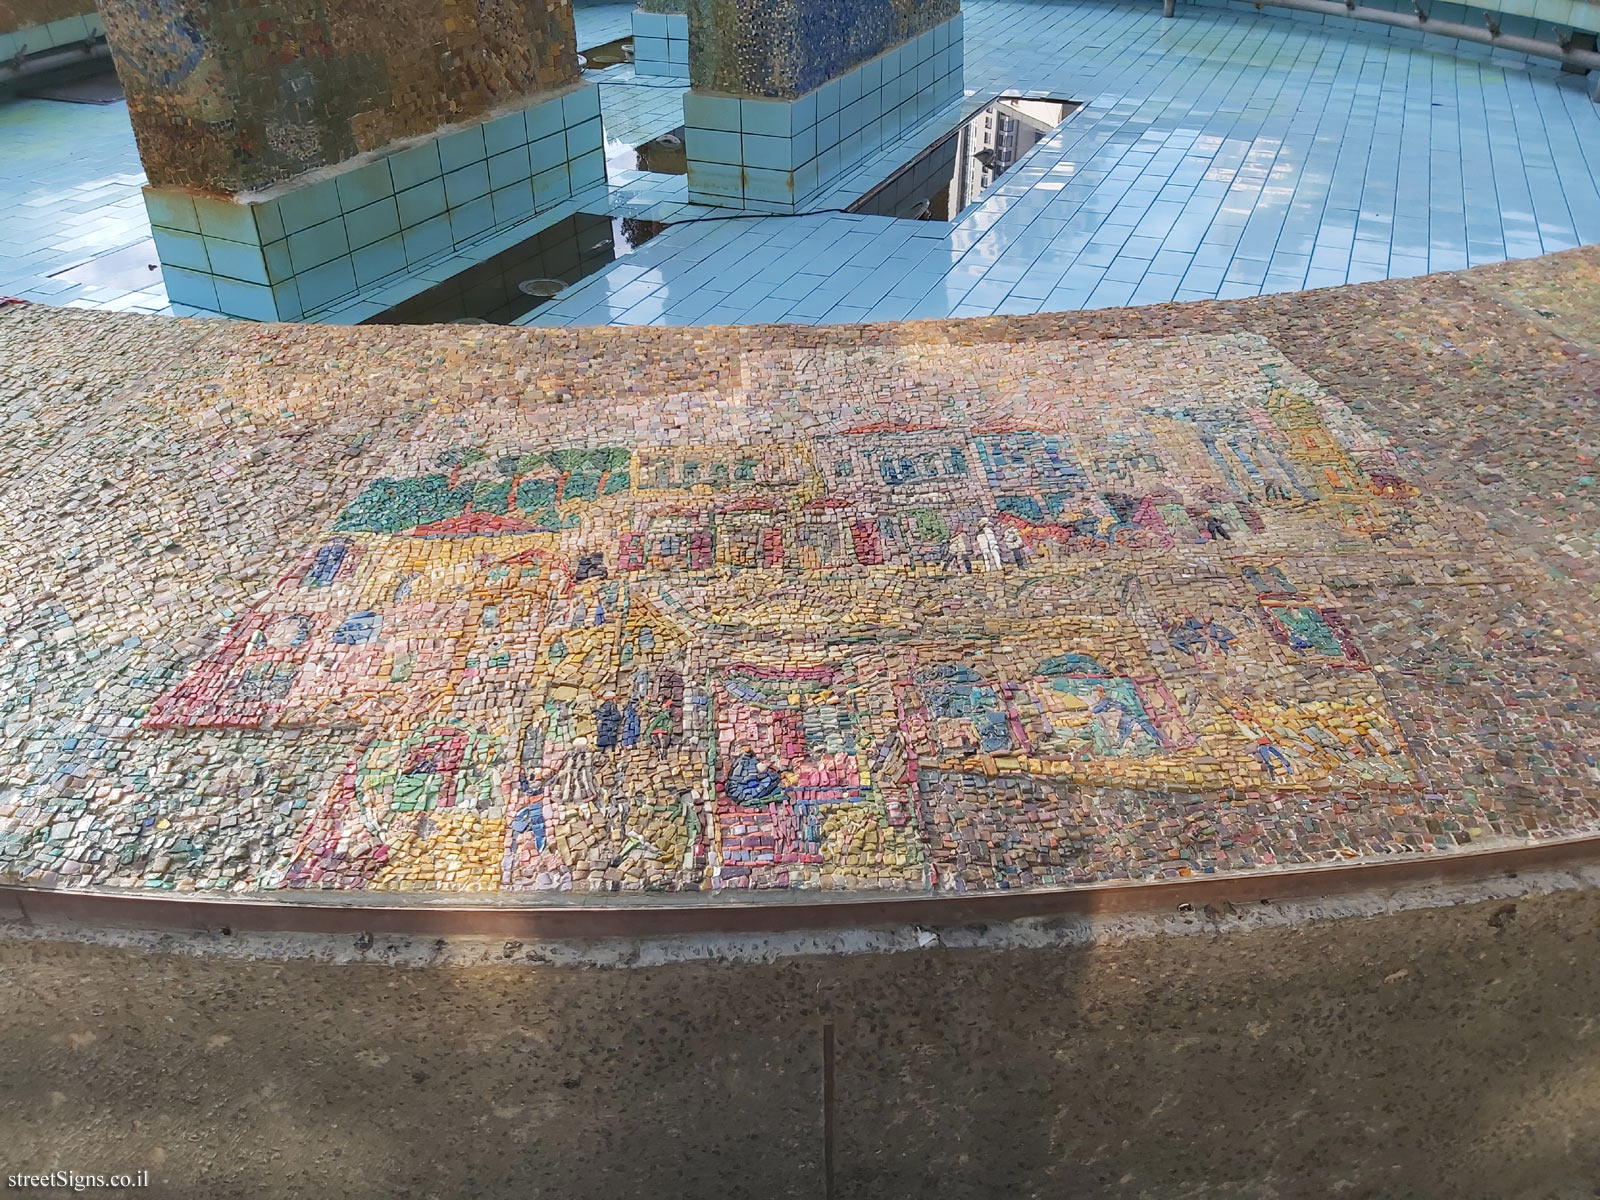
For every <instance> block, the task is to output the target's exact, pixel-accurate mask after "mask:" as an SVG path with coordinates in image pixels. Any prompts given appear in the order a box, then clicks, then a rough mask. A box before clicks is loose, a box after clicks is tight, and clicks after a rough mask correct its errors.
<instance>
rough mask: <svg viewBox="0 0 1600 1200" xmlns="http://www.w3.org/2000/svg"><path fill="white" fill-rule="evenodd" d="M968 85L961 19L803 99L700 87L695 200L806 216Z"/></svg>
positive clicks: (690, 106)
mask: <svg viewBox="0 0 1600 1200" xmlns="http://www.w3.org/2000/svg"><path fill="white" fill-rule="evenodd" d="M961 90H962V33H961V17H960V16H956V17H952V18H951V19H950V20H948V21H945V22H944V23H943V24H941V25H936V26H935V27H934V28H932V29H930V30H928V31H927V32H926V33H923V34H920V35H919V36H917V37H914V38H911V39H910V40H909V41H906V42H903V43H901V44H900V45H899V46H896V47H895V48H894V49H893V50H889V51H887V52H886V53H883V54H880V55H879V56H878V57H877V58H874V59H870V60H868V61H867V62H864V63H862V64H861V65H860V66H858V67H855V68H853V69H852V70H850V71H847V72H845V73H844V74H843V75H841V76H839V77H838V78H837V79H832V80H829V81H828V82H827V83H825V84H823V85H822V86H821V87H819V88H817V89H816V90H814V91H811V92H807V93H806V94H805V95H804V96H801V97H799V98H798V99H796V100H769V99H764V98H757V97H750V96H730V95H724V94H717V93H712V92H701V91H690V92H689V93H687V94H686V95H685V96H684V98H683V115H684V141H685V144H686V149H687V152H688V159H689V178H688V184H689V199H690V200H691V201H693V202H694V203H696V204H709V205H716V206H718V207H722V208H743V209H754V210H757V211H762V212H779V213H794V212H803V211H805V210H806V209H807V208H808V207H813V201H815V200H816V199H817V198H818V197H820V196H821V195H822V194H823V193H824V192H826V191H827V190H828V189H830V188H831V187H833V186H834V185H836V184H837V183H838V182H839V180H840V179H841V178H842V177H843V175H844V174H845V173H846V172H847V171H849V170H850V169H851V168H853V167H855V166H856V165H857V164H858V163H860V162H861V161H862V160H863V159H865V158H867V157H868V156H869V155H871V154H873V153H874V152H875V151H877V150H879V149H881V148H882V147H883V146H885V145H887V144H889V143H890V142H892V141H894V140H895V139H896V138H899V137H900V136H901V135H902V134H903V133H904V132H905V131H907V130H909V129H912V128H913V127H915V126H916V125H917V124H918V123H919V122H921V121H923V120H925V119H927V118H928V117H930V116H932V115H933V114H934V113H935V112H936V111H938V110H939V109H940V108H942V107H943V106H944V105H946V104H948V103H950V102H951V101H952V100H955V99H957V98H958V97H960V95H961Z"/></svg>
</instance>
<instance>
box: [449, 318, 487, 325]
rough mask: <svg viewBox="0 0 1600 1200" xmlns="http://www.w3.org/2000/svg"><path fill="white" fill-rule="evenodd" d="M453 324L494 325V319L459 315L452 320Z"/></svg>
mask: <svg viewBox="0 0 1600 1200" xmlns="http://www.w3.org/2000/svg"><path fill="white" fill-rule="evenodd" d="M450 324H452V325H493V324H494V322H493V321H485V320H484V319H483V318H482V317H457V318H456V319H455V320H454V321H451V322H450Z"/></svg>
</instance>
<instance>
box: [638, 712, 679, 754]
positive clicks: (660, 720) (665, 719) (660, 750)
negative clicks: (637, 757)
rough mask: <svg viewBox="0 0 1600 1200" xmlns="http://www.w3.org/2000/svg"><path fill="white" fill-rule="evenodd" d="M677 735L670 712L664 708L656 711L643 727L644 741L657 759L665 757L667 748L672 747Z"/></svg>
mask: <svg viewBox="0 0 1600 1200" xmlns="http://www.w3.org/2000/svg"><path fill="white" fill-rule="evenodd" d="M677 733H678V727H677V723H676V722H674V721H673V719H672V711H671V710H670V709H666V708H659V709H657V710H656V711H655V713H654V714H653V715H652V716H651V718H650V720H649V722H648V723H647V724H646V725H645V727H644V737H645V741H647V742H649V743H650V748H651V749H653V750H654V751H655V752H656V757H657V758H658V759H664V758H666V757H667V747H669V746H671V745H672V740H673V738H674V737H676V736H677Z"/></svg>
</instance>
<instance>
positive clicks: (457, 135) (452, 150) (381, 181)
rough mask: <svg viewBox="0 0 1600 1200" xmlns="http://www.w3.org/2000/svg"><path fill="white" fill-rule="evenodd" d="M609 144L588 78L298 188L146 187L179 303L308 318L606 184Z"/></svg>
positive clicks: (255, 316) (170, 289) (271, 317)
mask: <svg viewBox="0 0 1600 1200" xmlns="http://www.w3.org/2000/svg"><path fill="white" fill-rule="evenodd" d="M602 147H603V139H602V137H601V132H600V92H599V89H598V88H597V87H596V86H595V85H594V84H592V83H585V84H581V85H579V86H577V87H575V88H573V89H571V90H569V91H567V92H564V93H562V94H560V95H557V96H552V97H547V98H545V99H543V100H541V101H540V102H538V103H536V104H533V105H531V106H529V107H528V108H526V109H521V110H518V111H516V112H512V113H508V114H504V115H501V116H498V117H494V118H491V119H489V120H487V121H484V122H482V123H480V124H477V125H472V126H469V127H468V128H466V129H460V130H455V131H452V132H450V133H447V134H444V135H443V136H441V137H438V138H434V139H431V140H429V141H425V142H423V143H421V144H420V145H413V146H410V147H407V148H406V149H403V150H398V151H395V152H392V153H387V154H383V155H381V156H379V157H377V158H376V159H372V160H370V161H364V162H356V163H350V164H346V165H344V166H341V167H340V168H339V169H337V170H336V171H334V172H332V173H320V172H319V173H318V175H317V176H316V177H315V178H311V179H306V180H302V181H299V182H297V183H294V184H291V185H289V186H288V187H287V188H286V189H285V188H278V189H274V190H273V191H272V192H269V193H261V194H258V195H253V196H252V195H248V194H247V195H242V196H239V197H237V198H234V199H226V198H222V197H215V196H206V195H201V194H197V193H193V192H189V191H185V190H183V189H178V188H146V189H145V207H146V209H147V210H148V212H149V214H150V224H151V226H152V230H153V232H154V235H155V241H156V249H157V251H158V253H159V254H160V257H161V266H162V274H163V276H164V278H165V279H166V285H167V296H168V298H169V299H170V300H171V301H172V302H173V303H174V304H186V305H191V306H193V307H195V308H201V309H206V310H208V311H211V312H218V313H223V314H225V315H227V316H231V317H244V318H248V319H251V320H257V321H295V320H300V319H302V318H304V317H309V316H312V315H314V314H315V313H317V312H318V311H320V310H322V309H326V308H328V307H329V306H330V305H333V304H337V303H338V302H340V301H341V300H344V299H347V298H348V297H350V296H352V295H354V294H355V293H356V292H357V291H358V290H360V289H363V288H367V287H371V286H373V285H376V284H378V283H381V282H382V281H384V280H386V279H391V278H397V277H400V276H403V275H404V274H406V273H407V272H408V271H414V270H415V269H417V268H418V267H419V266H420V265H422V264H423V263H425V262H427V261H429V260H431V259H434V258H437V257H439V256H441V255H445V254H449V253H454V252H457V251H459V250H461V249H462V248H464V247H468V246H470V245H471V244H472V243H474V242H476V241H479V240H481V239H483V238H485V237H488V236H489V235H491V234H494V233H497V232H499V231H500V230H503V229H505V228H507V227H508V226H511V225H515V224H517V223H518V222H521V221H524V220H526V219H527V218H529V217H531V216H534V215H535V214H536V213H540V212H543V211H545V210H546V209H549V208H553V207H555V206H556V205H558V204H560V203H561V202H562V201H564V200H568V199H570V198H571V196H572V195H573V193H574V192H577V191H580V190H582V189H583V188H586V187H591V186H593V185H596V184H601V183H604V181H605V154H604V150H603V148H602Z"/></svg>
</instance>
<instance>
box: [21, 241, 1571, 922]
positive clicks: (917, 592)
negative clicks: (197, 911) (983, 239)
mask: <svg viewBox="0 0 1600 1200" xmlns="http://www.w3.org/2000/svg"><path fill="white" fill-rule="evenodd" d="M1596 261H1597V259H1596V255H1595V253H1593V252H1589V251H1578V252H1574V253H1573V254H1570V255H1563V256H1556V257H1553V258H1550V259H1544V260H1538V261H1535V262H1532V263H1526V264H1516V265H1515V266H1512V267H1504V268H1495V269H1494V271H1493V273H1490V274H1485V275H1483V276H1475V275H1470V274H1469V275H1466V276H1461V277H1450V276H1440V277H1431V278H1429V279H1424V280H1415V281H1406V282H1403V283H1402V282H1395V283H1389V284H1381V285H1372V286H1369V287H1364V288H1357V289H1347V290H1341V291H1338V292H1324V293H1312V294H1305V295H1300V296H1294V297H1286V298H1273V299H1267V300H1257V301H1250V302H1242V303H1238V304H1233V305H1215V304H1211V305H1192V306H1182V307H1177V308H1172V307H1168V308H1158V309H1148V310H1127V311H1120V312H1117V311H1114V312H1107V313H1099V314H1082V315H1077V316H1070V317H1052V318H1043V317H1040V318H1030V319H1027V320H1023V321H1016V322H1004V321H978V322H944V323H928V324H921V325H907V326H872V327H855V328H851V327H839V328H831V329H828V330H825V331H823V330H800V329H792V328H755V329H741V330H733V329H708V330H694V331H688V330H648V331H631V330H630V331H627V332H626V333H624V332H621V331H615V330H605V329H592V330H584V331H582V332H581V333H578V332H565V331H534V330H514V329H489V328H473V329H470V330H469V329H459V328H422V327H376V328H360V329H337V328H327V327H298V328H297V327H291V326H260V327H244V326H232V325H224V324H220V323H209V322H178V321H161V320H147V319H140V318H133V317H119V316H113V315H110V314H87V313H79V312H69V311H60V310H56V311H50V310H43V309H39V308H35V307H32V306H26V305H24V306H14V307H12V308H9V309H7V310H5V311H4V313H3V314H0V354H3V355H4V356H6V358H7V360H8V361H10V362H15V363H17V364H19V369H17V370H15V371H13V372H11V373H10V374H9V375H8V377H7V378H6V380H5V381H4V383H0V405H3V409H4V413H5V418H6V421H5V426H4V428H5V430H6V434H5V436H6V450H5V456H4V470H5V472H6V474H5V476H4V486H5V488H6V499H7V503H6V505H4V506H3V507H4V510H5V511H4V515H3V516H0V548H3V551H4V554H5V560H4V561H5V562H6V563H7V569H6V572H5V576H4V587H3V589H0V621H3V622H4V629H5V634H6V636H7V638H8V639H9V642H10V647H11V652H10V655H9V656H8V658H7V659H6V660H5V663H4V665H3V666H0V766H3V768H4V782H3V783H0V875H3V876H4V877H7V878H13V879H21V880H27V881H31V882H35V883H48V884H55V885H67V884H85V883H96V884H104V885H112V886H127V887H146V888H158V889H166V888H208V889H209V888H222V889H244V890H250V889H267V890H277V889H305V888H342V889H353V888H354V889H368V890H374V891H422V890H454V891H504V892H529V893H562V892H568V891H571V892H579V893H588V892H618V891H659V892H723V893H726V894H733V893H734V892H736V891H739V892H742V891H746V890H749V889H797V888H804V889H824V890H841V889H877V890H890V891H924V890H957V891H962V890H972V891H981V890H990V889H1004V888H1026V887H1043V886H1060V885H1065V884H1073V883H1084V882H1091V881H1097V880H1105V879H1120V878H1153V877H1164V876H1181V875H1185V874H1191V873H1200V872H1211V871H1220V870H1237V869H1252V868H1263V867H1271V866H1274V865H1283V864H1288V863H1305V862H1325V861H1337V860H1353V861H1360V860H1362V859H1364V858H1367V857H1369V856H1377V855H1387V854H1392V853H1409V852H1418V851H1430V850H1447V849H1452V848H1456V847H1460V846H1466V845H1475V844H1480V843H1489V844H1493V843H1495V842H1496V841H1497V840H1506V839H1513V838H1528V837H1548V836H1557V835H1561V834H1568V833H1574V832H1579V831H1585V830H1590V829H1593V828H1594V826H1595V823H1596V817H1597V795H1600V793H1597V789H1596V786H1595V773H1594V770H1595V769H1594V761H1595V753H1596V749H1597V742H1600V723H1597V721H1596V710H1595V697H1596V683H1597V680H1596V669H1595V664H1594V660H1593V657H1592V647H1593V645H1594V635H1595V632H1596V631H1595V625H1596V615H1597V614H1596V610H1595V607H1594V603H1593V595H1594V592H1593V588H1594V585H1595V582H1596V555H1595V544H1594V543H1595V533H1596V529H1597V525H1596V522H1595V519H1594V518H1595V508H1594V500H1593V475H1592V474H1591V471H1592V467H1593V447H1592V446H1591V445H1590V444H1589V441H1588V439H1586V438H1585V436H1584V435H1583V433H1582V431H1581V429H1582V427H1575V426H1574V425H1573V421H1574V419H1575V418H1576V417H1577V416H1578V415H1579V414H1581V413H1582V412H1584V411H1587V409H1588V408H1591V407H1592V406H1593V403H1594V401H1595V399H1596V398H1597V396H1600V372H1597V369H1596V366H1595V355H1596V353H1597V348H1596V346H1595V345H1594V343H1593V341H1592V340H1586V339H1588V338H1589V337H1590V334H1589V332H1588V327H1587V326H1586V325H1585V324H1584V321H1585V320H1586V314H1587V313H1588V312H1592V311H1593V308H1592V305H1585V304H1584V303H1580V300H1581V295H1580V293H1587V294H1588V296H1589V298H1590V300H1594V299H1596V298H1597V297H1595V295H1594V288H1595V280H1596V278H1597V276H1596V274H1595V270H1594V264H1595V262H1596ZM1544 296H1565V297H1567V307H1566V308H1562V309H1557V308H1543V307H1540V305H1541V304H1542V303H1543V301H1541V300H1540V297H1544ZM1535 309H1537V310H1538V312H1539V313H1540V314H1542V315H1538V316H1533V317H1530V315H1529V314H1530V313H1531V312H1533V311H1534V310H1535ZM1563 312H1572V313H1576V314H1578V315H1577V316H1576V317H1574V318H1571V319H1568V318H1565V317H1563V316H1562V315H1561V314H1562V313H1563ZM1575 428H1576V429H1577V431H1578V432H1577V434H1576V436H1574V429H1575Z"/></svg>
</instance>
